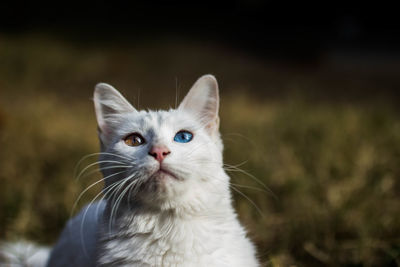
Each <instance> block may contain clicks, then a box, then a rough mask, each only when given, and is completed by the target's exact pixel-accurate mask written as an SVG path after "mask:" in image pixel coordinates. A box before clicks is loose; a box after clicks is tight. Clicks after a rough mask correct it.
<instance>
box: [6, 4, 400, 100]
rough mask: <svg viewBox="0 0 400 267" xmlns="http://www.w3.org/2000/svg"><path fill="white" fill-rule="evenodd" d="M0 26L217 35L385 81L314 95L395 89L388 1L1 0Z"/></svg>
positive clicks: (87, 35)
mask: <svg viewBox="0 0 400 267" xmlns="http://www.w3.org/2000/svg"><path fill="white" fill-rule="evenodd" d="M0 30H1V32H3V33H6V34H11V35H23V34H26V33H32V32H41V33H43V32H46V33H48V34H50V35H52V36H56V37H57V38H59V39H60V38H61V39H67V40H70V41H71V40H72V41H73V40H75V41H77V42H79V43H82V42H87V43H94V42H102V43H103V44H104V43H112V44H118V43H120V44H121V43H122V44H127V43H131V44H134V43H135V42H137V41H140V40H148V39H150V40H157V39H160V40H165V39H173V38H185V39H186V40H191V41H193V42H199V43H201V42H203V43H205V45H206V44H207V42H217V43H220V44H222V45H223V46H226V47H229V48H233V49H237V51H242V52H243V53H246V54H247V55H250V56H254V57H257V58H258V59H259V60H266V61H268V62H271V61H274V64H280V65H281V66H284V67H289V68H303V69H305V70H312V71H314V70H316V69H317V70H327V71H328V72H329V71H332V72H339V73H338V74H339V75H347V74H349V73H350V75H354V74H357V75H361V77H362V76H363V75H364V76H367V77H368V80H371V81H370V82H372V83H375V84H376V83H382V82H383V83H384V85H383V86H380V88H377V87H379V86H372V87H374V88H366V87H365V86H364V88H363V89H362V90H361V91H362V92H357V89H356V88H353V89H352V90H350V92H349V90H347V89H343V91H340V90H339V92H338V90H325V92H324V93H323V94H321V93H318V94H317V95H318V97H324V95H326V94H327V95H328V96H327V97H328V98H332V97H333V98H342V99H346V98H348V99H353V100H357V99H358V98H363V99H364V98H371V97H372V98H375V97H377V96H384V98H388V99H390V101H393V98H395V99H397V98H398V96H399V93H398V92H399V90H397V88H398V85H399V83H398V81H399V79H397V77H398V74H399V69H400V31H399V30H400V20H399V16H398V14H397V8H396V7H395V5H394V4H390V3H389V2H387V3H385V2H379V3H375V2H372V3H365V2H363V3H361V2H360V3H357V2H352V3H350V2H340V1H339V2H338V1H330V2H324V3H319V4H317V3H303V2H283V1H257V0H253V1H159V2H156V1H147V2H146V1H136V2H134V1H132V2H129V1H124V2H123V1H97V2H92V3H90V2H84V1H57V2H50V3H45V2H36V1H30V2H20V1H14V2H11V1H9V2H8V3H4V2H3V3H2V4H1V17H0ZM371 75H372V77H371ZM369 84H371V83H369ZM367 87H371V86H367ZM283 91H285V90H283ZM265 93H267V94H281V93H284V92H269V93H268V92H265ZM312 94H315V92H313V93H312ZM343 94H344V95H345V96H343Z"/></svg>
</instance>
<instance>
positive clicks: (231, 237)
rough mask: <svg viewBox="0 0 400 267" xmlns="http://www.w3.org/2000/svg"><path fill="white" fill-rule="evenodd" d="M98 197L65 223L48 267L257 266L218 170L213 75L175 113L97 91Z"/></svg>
mask: <svg viewBox="0 0 400 267" xmlns="http://www.w3.org/2000/svg"><path fill="white" fill-rule="evenodd" d="M94 102H95V109H96V116H97V121H98V125H99V139H100V143H101V153H100V158H99V164H100V168H101V170H102V173H103V176H104V178H103V180H104V184H105V187H104V190H103V193H104V197H103V199H102V200H101V201H99V202H94V203H91V204H89V205H88V206H87V207H86V208H84V209H83V211H81V213H80V214H78V215H77V216H76V217H75V218H73V219H71V220H70V222H68V223H67V226H66V228H65V229H64V231H63V233H62V235H61V237H60V239H59V241H58V243H57V245H56V246H55V247H54V249H53V251H52V253H51V255H50V259H49V262H48V266H76V267H77V266H221V267H222V266H231V267H232V266H247V267H252V266H258V262H257V259H256V256H255V249H254V246H253V244H252V243H251V242H250V241H249V239H248V238H247V237H246V232H245V230H244V228H243V227H242V226H241V225H240V223H239V221H238V219H237V215H236V213H235V211H234V209H233V207H232V203H231V202H232V200H231V193H230V190H229V177H228V175H227V174H226V173H225V171H224V169H223V160H222V148H223V146H222V141H221V138H220V134H219V117H218V109H219V96H218V86H217V82H216V80H215V78H214V77H213V76H211V75H206V76H203V77H201V78H200V79H199V80H198V81H197V82H196V83H195V84H194V86H193V87H192V89H191V90H190V91H189V93H188V94H187V95H186V97H185V98H184V100H183V101H182V103H181V104H180V105H179V107H178V108H177V109H171V110H169V111H137V110H136V109H135V108H134V107H133V106H131V105H130V104H129V103H128V102H127V101H126V100H125V98H124V97H123V96H122V95H121V94H120V93H119V92H118V91H117V90H115V89H114V88H112V87H111V86H109V85H107V84H99V85H97V87H96V90H95V94H94Z"/></svg>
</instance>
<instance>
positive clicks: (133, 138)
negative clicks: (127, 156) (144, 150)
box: [124, 133, 145, 146]
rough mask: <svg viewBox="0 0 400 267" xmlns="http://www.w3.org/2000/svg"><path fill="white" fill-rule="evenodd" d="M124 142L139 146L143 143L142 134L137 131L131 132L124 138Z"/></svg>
mask: <svg viewBox="0 0 400 267" xmlns="http://www.w3.org/2000/svg"><path fill="white" fill-rule="evenodd" d="M124 142H125V144H127V145H128V146H140V145H142V144H144V143H145V140H144V138H143V136H141V135H140V134H138V133H133V134H130V135H128V136H127V137H125V138H124Z"/></svg>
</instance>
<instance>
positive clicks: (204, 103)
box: [178, 75, 219, 135]
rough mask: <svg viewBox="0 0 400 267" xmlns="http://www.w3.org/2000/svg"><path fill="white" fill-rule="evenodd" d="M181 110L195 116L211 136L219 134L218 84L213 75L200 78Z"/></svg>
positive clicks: (184, 100)
mask: <svg viewBox="0 0 400 267" xmlns="http://www.w3.org/2000/svg"><path fill="white" fill-rule="evenodd" d="M178 109H179V110H185V111H188V112H190V113H192V114H194V115H195V116H196V117H197V118H199V119H200V120H201V121H202V123H204V124H205V126H206V129H207V130H208V132H209V133H210V134H211V135H214V134H216V133H218V128H219V117H218V109H219V95H218V83H217V80H216V79H215V77H214V76H213V75H204V76H202V77H200V78H199V79H198V80H197V81H196V82H195V84H194V85H193V86H192V88H191V89H190V91H189V92H188V93H187V95H186V96H185V98H184V99H183V101H182V102H181V104H180V105H179V108H178Z"/></svg>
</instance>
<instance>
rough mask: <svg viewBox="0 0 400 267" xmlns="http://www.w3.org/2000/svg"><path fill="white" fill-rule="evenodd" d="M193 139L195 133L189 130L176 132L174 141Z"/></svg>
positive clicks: (180, 141)
mask: <svg viewBox="0 0 400 267" xmlns="http://www.w3.org/2000/svg"><path fill="white" fill-rule="evenodd" d="M192 139H193V134H192V133H191V132H188V131H179V132H177V133H176V135H175V137H174V141H175V142H178V143H188V142H190V141H192Z"/></svg>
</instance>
